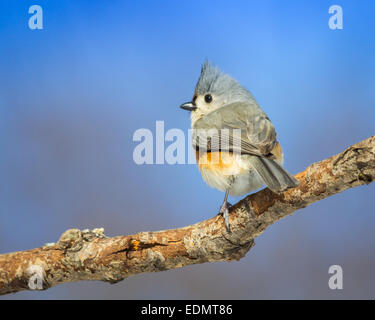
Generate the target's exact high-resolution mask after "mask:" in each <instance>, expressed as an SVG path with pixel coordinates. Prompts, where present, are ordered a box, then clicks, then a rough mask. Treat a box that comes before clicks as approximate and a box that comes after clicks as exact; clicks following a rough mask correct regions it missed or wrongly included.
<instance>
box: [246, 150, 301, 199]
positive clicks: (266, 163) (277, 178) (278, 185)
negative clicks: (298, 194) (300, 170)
mask: <svg viewBox="0 0 375 320" xmlns="http://www.w3.org/2000/svg"><path fill="white" fill-rule="evenodd" d="M251 163H252V165H253V167H254V169H255V170H256V171H257V172H258V174H259V175H260V176H261V177H262V179H263V181H264V182H265V184H266V185H267V187H268V188H270V189H271V190H272V191H273V192H276V193H280V192H283V191H285V190H287V189H289V188H295V187H297V186H298V180H297V179H296V178H294V177H293V176H292V175H291V174H290V173H289V172H287V171H286V170H285V169H284V168H283V167H282V166H281V165H279V164H278V163H277V162H276V161H274V160H272V159H267V158H262V157H258V156H253V157H251Z"/></svg>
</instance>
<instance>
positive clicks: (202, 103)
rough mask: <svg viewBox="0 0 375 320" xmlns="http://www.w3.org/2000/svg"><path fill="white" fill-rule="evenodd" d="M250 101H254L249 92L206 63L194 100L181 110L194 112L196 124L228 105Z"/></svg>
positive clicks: (193, 118)
mask: <svg viewBox="0 0 375 320" xmlns="http://www.w3.org/2000/svg"><path fill="white" fill-rule="evenodd" d="M249 100H254V98H253V96H252V95H251V93H250V92H249V91H247V90H246V89H245V88H244V87H242V86H241V85H240V84H239V83H238V82H237V81H236V80H235V79H233V78H232V77H231V76H229V75H227V74H225V73H223V72H221V71H220V70H219V68H217V67H215V66H213V65H212V64H211V63H209V62H208V61H206V62H205V63H204V64H203V67H202V70H201V75H200V77H199V80H198V83H197V85H196V87H195V92H194V96H193V100H192V101H191V102H187V103H184V104H183V105H181V108H182V109H185V110H189V111H192V113H191V117H192V121H193V122H195V121H196V120H198V119H200V118H201V117H203V116H204V115H206V114H208V113H210V112H212V111H214V110H216V109H218V108H221V107H223V106H225V105H227V104H230V103H233V102H238V101H249Z"/></svg>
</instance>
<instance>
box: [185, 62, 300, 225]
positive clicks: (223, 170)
mask: <svg viewBox="0 0 375 320" xmlns="http://www.w3.org/2000/svg"><path fill="white" fill-rule="evenodd" d="M180 107H181V108H182V109H185V110H188V111H191V126H192V128H193V148H194V149H195V151H196V159H197V164H198V167H199V170H200V172H201V174H202V178H203V180H204V181H205V182H206V183H207V184H208V185H209V186H211V187H214V188H216V189H219V190H221V191H225V197H224V202H223V204H222V206H221V208H220V211H219V214H222V215H223V217H224V219H225V225H226V228H227V230H228V231H230V228H229V216H228V212H229V211H228V208H229V207H230V204H229V203H228V202H227V198H228V194H230V195H234V196H239V195H243V194H246V193H248V192H250V191H253V190H256V189H258V188H260V187H261V186H263V185H264V184H266V185H267V186H268V188H269V189H271V190H272V191H273V192H276V193H280V192H283V191H285V190H286V189H288V188H294V187H296V186H297V185H298V181H297V180H296V179H295V178H294V177H293V176H291V175H290V174H289V173H288V172H287V171H286V170H285V169H284V168H283V167H282V163H283V153H282V149H281V146H280V144H279V142H278V141H277V140H276V131H275V128H274V126H273V124H272V122H271V120H270V119H269V118H268V117H267V115H266V114H265V113H264V112H263V111H262V109H261V108H260V107H259V105H258V104H257V102H256V101H255V99H254V97H253V96H252V94H251V93H250V92H249V91H247V90H246V89H245V88H244V87H242V86H241V85H240V84H239V83H238V82H237V81H236V80H235V79H233V78H232V77H230V76H229V75H227V74H224V73H222V72H221V71H220V70H219V69H218V68H217V67H214V66H213V65H211V64H210V63H209V62H205V63H204V65H203V67H202V70H201V75H200V78H199V80H198V83H197V85H196V88H195V92H194V96H193V100H192V101H191V102H187V103H184V104H182V105H181V106H180ZM225 141H226V143H225Z"/></svg>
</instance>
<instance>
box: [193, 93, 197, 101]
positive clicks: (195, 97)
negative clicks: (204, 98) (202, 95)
mask: <svg viewBox="0 0 375 320" xmlns="http://www.w3.org/2000/svg"><path fill="white" fill-rule="evenodd" d="M195 100H197V96H196V95H195V96H194V97H193V102H194V103H195Z"/></svg>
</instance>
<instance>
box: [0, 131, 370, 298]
mask: <svg viewBox="0 0 375 320" xmlns="http://www.w3.org/2000/svg"><path fill="white" fill-rule="evenodd" d="M295 177H296V178H297V179H298V180H299V182H300V185H299V187H298V188H295V189H291V190H288V191H286V192H284V193H282V194H275V193H272V192H271V191H270V190H269V189H263V190H261V191H259V192H257V193H255V194H252V195H249V196H247V197H246V198H245V199H243V200H241V201H240V202H238V203H237V204H236V205H234V206H233V207H232V208H231V210H230V224H231V230H232V232H231V233H228V232H227V231H226V229H225V225H224V219H223V218H222V217H221V216H215V217H213V218H211V219H208V220H205V221H202V222H199V223H197V224H194V225H191V226H187V227H184V228H179V229H174V230H163V231H157V232H140V233H138V234H135V235H128V236H118V237H113V238H108V237H106V236H105V235H104V230H103V229H94V230H91V231H90V230H82V231H81V230H78V229H70V230H67V231H66V232H65V233H63V235H62V236H61V237H60V239H59V241H58V242H57V243H51V244H47V245H45V246H43V247H41V248H37V249H33V250H28V251H21V252H15V253H9V254H3V255H0V294H6V293H11V292H17V291H21V290H24V289H29V290H30V289H48V288H49V287H52V286H55V285H57V284H59V283H66V282H73V281H80V280H102V281H107V282H111V283H115V282H118V281H120V280H122V279H124V278H127V277H129V276H131V275H135V274H138V273H143V272H156V271H164V270H169V269H174V268H180V267H183V266H186V265H190V264H196V263H204V262H215V261H231V260H239V259H241V258H242V257H243V256H245V254H246V253H247V252H248V251H249V250H250V249H251V247H252V246H253V245H254V238H255V237H257V236H259V235H260V234H261V233H262V232H263V231H264V230H265V229H266V228H267V227H268V226H269V225H271V224H272V223H274V222H276V221H277V220H279V219H281V218H283V217H285V216H286V215H289V214H291V213H293V212H294V211H296V210H298V209H301V208H304V207H306V206H308V205H309V204H311V203H313V202H316V201H319V200H321V199H324V198H327V197H329V196H331V195H333V194H336V193H339V192H342V191H344V190H346V189H349V188H353V187H356V186H359V185H362V184H368V183H370V182H372V181H373V180H374V179H375V136H372V137H370V138H368V139H366V140H364V141H362V142H359V143H357V144H355V145H353V146H351V147H350V148H348V149H347V150H345V151H344V152H342V153H340V154H338V155H336V156H333V157H331V158H329V159H326V160H323V161H321V162H318V163H314V164H312V165H310V166H309V167H308V168H307V169H306V170H305V171H303V172H301V173H299V174H297V175H296V176H295ZM38 281H39V282H38Z"/></svg>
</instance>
